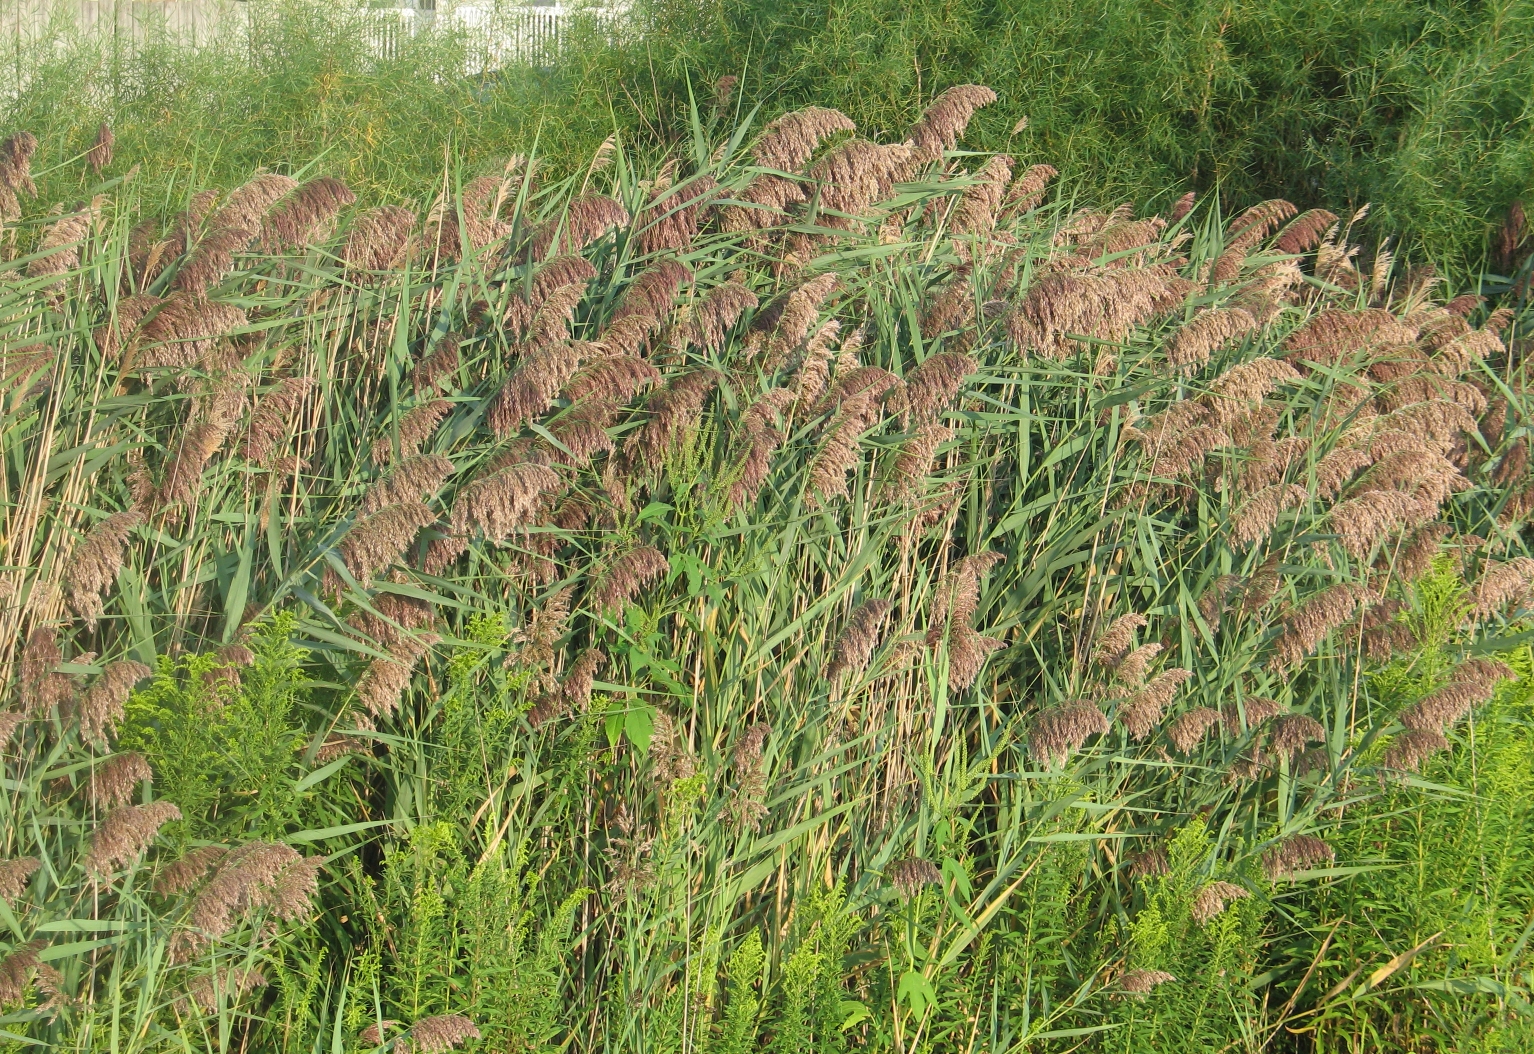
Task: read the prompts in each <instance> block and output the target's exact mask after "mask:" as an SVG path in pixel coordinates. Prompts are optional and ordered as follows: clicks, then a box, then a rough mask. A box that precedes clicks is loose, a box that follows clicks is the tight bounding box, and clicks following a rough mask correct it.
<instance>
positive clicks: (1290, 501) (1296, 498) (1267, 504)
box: [1230, 483, 1310, 549]
mask: <svg viewBox="0 0 1534 1054" xmlns="http://www.w3.org/2000/svg"><path fill="white" fill-rule="evenodd" d="M1308 500H1310V492H1309V491H1307V490H1306V489H1305V488H1304V487H1301V486H1299V485H1297V484H1294V483H1279V484H1276V485H1274V486H1271V487H1268V488H1266V489H1264V490H1260V491H1258V492H1257V493H1256V494H1254V495H1252V497H1251V498H1249V499H1248V500H1247V502H1246V504H1244V505H1242V506H1241V508H1239V509H1237V510H1236V512H1235V515H1233V516H1232V517H1231V519H1230V544H1231V547H1232V548H1234V549H1246V548H1249V547H1250V546H1252V545H1254V544H1256V543H1257V542H1260V541H1262V540H1264V539H1265V538H1267V537H1268V535H1270V534H1272V533H1273V528H1274V527H1275V526H1276V525H1277V524H1278V516H1279V514H1280V513H1281V512H1284V511H1285V510H1287V509H1293V508H1298V507H1299V506H1301V505H1304V504H1305V502H1307V501H1308Z"/></svg>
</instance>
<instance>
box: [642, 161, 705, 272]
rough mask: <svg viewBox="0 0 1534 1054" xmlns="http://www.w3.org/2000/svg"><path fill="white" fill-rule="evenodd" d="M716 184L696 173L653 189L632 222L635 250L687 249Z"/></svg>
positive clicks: (645, 252) (649, 252) (696, 232)
mask: <svg viewBox="0 0 1534 1054" xmlns="http://www.w3.org/2000/svg"><path fill="white" fill-rule="evenodd" d="M718 186H719V185H718V184H717V183H715V182H714V180H713V178H712V177H710V176H706V175H700V176H695V177H693V178H692V179H690V180H688V181H686V182H685V183H681V184H678V185H675V186H669V187H665V188H659V189H657V190H656V191H655V194H654V195H653V196H652V197H651V198H650V203H649V205H647V206H646V207H645V209H644V210H643V211H642V212H640V214H639V215H638V216H637V217H636V218H635V221H634V225H635V227H637V228H638V235H637V238H636V241H637V244H638V248H639V252H640V253H641V254H642V255H645V256H649V255H651V254H652V253H658V252H666V251H667V250H672V251H676V252H681V251H683V250H685V249H687V248H689V247H690V246H691V245H692V242H693V239H694V238H696V237H697V236H698V222H699V220H700V219H701V218H702V215H703V210H704V208H705V207H706V206H707V205H708V202H709V199H710V198H712V197H713V196H714V194H715V192H716V190H717V189H718Z"/></svg>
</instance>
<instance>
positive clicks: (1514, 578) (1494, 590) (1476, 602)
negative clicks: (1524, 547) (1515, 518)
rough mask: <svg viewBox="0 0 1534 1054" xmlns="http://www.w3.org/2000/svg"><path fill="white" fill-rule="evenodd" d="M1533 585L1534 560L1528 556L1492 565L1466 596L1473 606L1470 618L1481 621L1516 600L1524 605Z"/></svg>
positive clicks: (1482, 573) (1469, 608)
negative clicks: (1531, 584)
mask: <svg viewBox="0 0 1534 1054" xmlns="http://www.w3.org/2000/svg"><path fill="white" fill-rule="evenodd" d="M1531 582H1534V559H1530V558H1529V557H1527V556H1519V557H1515V558H1514V559H1512V560H1508V561H1506V562H1505V563H1499V564H1492V565H1490V566H1488V567H1487V568H1486V569H1485V570H1484V571H1482V572H1481V577H1480V578H1479V579H1477V580H1476V581H1475V583H1474V584H1472V585H1471V587H1470V591H1469V592H1468V593H1467V594H1466V596H1465V600H1466V602H1467V603H1468V605H1469V607H1468V617H1469V618H1470V619H1471V620H1472V621H1476V622H1480V621H1482V620H1484V619H1487V618H1490V617H1491V616H1492V615H1494V614H1496V613H1498V612H1500V611H1502V610H1503V609H1505V608H1506V607H1507V606H1508V604H1510V603H1512V602H1514V601H1517V602H1518V603H1520V604H1521V603H1522V602H1523V601H1524V600H1525V599H1527V598H1528V596H1529V586H1530V583H1531Z"/></svg>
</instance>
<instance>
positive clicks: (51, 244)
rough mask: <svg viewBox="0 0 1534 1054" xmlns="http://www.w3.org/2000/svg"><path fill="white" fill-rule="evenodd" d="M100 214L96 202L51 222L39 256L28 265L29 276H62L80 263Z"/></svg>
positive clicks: (57, 277)
mask: <svg viewBox="0 0 1534 1054" xmlns="http://www.w3.org/2000/svg"><path fill="white" fill-rule="evenodd" d="M98 215H99V209H98V207H97V206H95V205H92V206H90V207H88V208H84V209H81V210H80V211H78V212H72V213H70V214H69V215H67V216H64V217H63V218H62V219H58V220H55V221H54V222H53V223H52V224H50V225H49V227H48V229H47V231H45V232H44V233H43V237H42V240H41V241H40V242H38V244H37V248H36V250H34V252H35V253H36V254H37V255H36V256H35V258H34V259H33V260H32V262H31V263H29V264H27V277H28V278H52V279H59V278H62V277H63V276H64V275H65V274H66V273H68V272H70V271H73V270H74V269H75V268H76V267H78V266H80V246H81V244H82V243H83V242H85V241H86V240H87V239H88V238H89V237H90V235H91V228H92V227H94V226H95V224H96V218H97V216H98Z"/></svg>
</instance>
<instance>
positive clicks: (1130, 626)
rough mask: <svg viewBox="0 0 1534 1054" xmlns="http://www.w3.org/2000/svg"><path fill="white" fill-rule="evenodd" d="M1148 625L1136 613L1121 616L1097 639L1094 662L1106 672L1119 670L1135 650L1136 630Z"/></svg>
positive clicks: (1144, 619)
mask: <svg viewBox="0 0 1534 1054" xmlns="http://www.w3.org/2000/svg"><path fill="white" fill-rule="evenodd" d="M1146 624H1147V620H1146V618H1145V616H1144V615H1141V614H1138V613H1136V612H1130V613H1129V614H1127V615H1120V616H1119V617H1118V618H1116V619H1114V620H1113V622H1112V623H1110V624H1109V626H1108V628H1107V629H1106V630H1104V631H1103V635H1102V636H1101V637H1099V638H1098V639H1097V647H1096V648H1095V649H1094V650H1093V652H1092V661H1093V662H1095V663H1097V665H1099V666H1101V667H1102V668H1103V669H1105V670H1112V669H1115V668H1117V667H1118V665H1119V664H1120V663H1122V662H1123V661H1124V660H1125V659H1126V658H1128V657H1129V653H1130V652H1131V651H1133V650H1134V642H1135V630H1137V629H1140V628H1141V627H1143V626H1145V625H1146Z"/></svg>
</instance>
